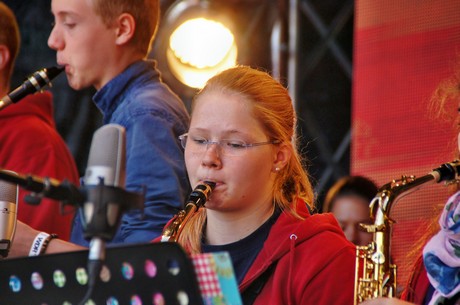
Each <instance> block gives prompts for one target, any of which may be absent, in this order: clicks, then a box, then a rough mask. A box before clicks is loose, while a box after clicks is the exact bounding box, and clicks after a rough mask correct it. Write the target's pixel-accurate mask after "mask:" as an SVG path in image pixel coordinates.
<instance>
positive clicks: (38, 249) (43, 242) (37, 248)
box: [29, 232, 58, 256]
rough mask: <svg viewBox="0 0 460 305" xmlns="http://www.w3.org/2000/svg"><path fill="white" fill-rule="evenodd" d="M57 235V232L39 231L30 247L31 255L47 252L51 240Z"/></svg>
mask: <svg viewBox="0 0 460 305" xmlns="http://www.w3.org/2000/svg"><path fill="white" fill-rule="evenodd" d="M57 237H58V236H57V234H48V233H46V232H40V233H38V234H37V236H35V239H34V242H33V243H32V246H31V247H30V251H29V256H37V255H41V254H43V253H45V251H46V248H47V247H48V244H49V242H50V241H51V240H52V239H53V238H57Z"/></svg>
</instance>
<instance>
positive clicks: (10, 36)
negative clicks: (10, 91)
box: [0, 2, 20, 87]
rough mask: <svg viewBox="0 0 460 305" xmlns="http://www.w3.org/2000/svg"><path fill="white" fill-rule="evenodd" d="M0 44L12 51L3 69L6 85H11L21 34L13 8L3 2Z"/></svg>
mask: <svg viewBox="0 0 460 305" xmlns="http://www.w3.org/2000/svg"><path fill="white" fill-rule="evenodd" d="M0 45H4V46H6V47H7V48H8V51H9V52H10V61H9V62H8V63H7V65H6V66H5V69H4V70H3V71H2V73H3V74H4V77H5V79H6V80H7V82H6V83H5V84H4V85H6V87H9V85H10V84H9V80H10V78H11V75H12V73H13V67H14V62H15V60H16V57H17V56H18V53H19V45H20V34H19V26H18V23H17V21H16V17H15V16H14V14H13V12H12V11H11V9H10V8H9V7H8V6H7V5H6V4H4V3H3V2H0ZM2 85H3V84H2Z"/></svg>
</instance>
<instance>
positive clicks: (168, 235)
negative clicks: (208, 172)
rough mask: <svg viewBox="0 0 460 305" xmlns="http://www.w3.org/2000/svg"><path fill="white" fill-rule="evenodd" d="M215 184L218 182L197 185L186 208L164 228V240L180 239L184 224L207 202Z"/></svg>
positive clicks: (162, 236) (162, 239) (162, 238)
mask: <svg viewBox="0 0 460 305" xmlns="http://www.w3.org/2000/svg"><path fill="white" fill-rule="evenodd" d="M215 186H216V184H215V183H214V182H210V181H204V182H203V183H201V184H198V185H197V186H196V187H195V189H194V190H193V191H192V192H191V193H190V195H189V198H188V200H187V204H186V205H185V208H184V209H183V210H181V211H180V212H179V213H177V214H176V215H175V216H174V217H173V218H172V220H171V221H170V222H169V224H168V225H167V226H166V227H165V228H164V230H163V233H162V235H161V241H162V242H165V241H166V242H167V241H171V242H173V241H177V240H178V239H179V235H180V233H181V232H182V229H183V228H184V225H185V224H186V223H187V221H188V220H189V219H190V217H192V215H193V214H194V213H195V212H196V211H198V209H199V208H200V207H202V206H203V205H204V204H205V203H206V201H207V200H208V198H209V195H211V192H212V190H213V189H214V187H215Z"/></svg>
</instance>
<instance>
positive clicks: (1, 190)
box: [0, 180, 18, 203]
mask: <svg viewBox="0 0 460 305" xmlns="http://www.w3.org/2000/svg"><path fill="white" fill-rule="evenodd" d="M17 196H18V186H17V185H16V184H14V183H10V182H6V181H1V180H0V201H5V202H14V203H16V198H17Z"/></svg>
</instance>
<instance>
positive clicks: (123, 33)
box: [115, 13, 136, 45]
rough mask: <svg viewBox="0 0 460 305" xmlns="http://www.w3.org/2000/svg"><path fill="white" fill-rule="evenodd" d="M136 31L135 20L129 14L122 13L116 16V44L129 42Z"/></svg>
mask: <svg viewBox="0 0 460 305" xmlns="http://www.w3.org/2000/svg"><path fill="white" fill-rule="evenodd" d="M135 31H136V20H134V17H133V16H132V15H131V14H128V13H123V14H121V15H120V16H118V19H117V24H116V41H115V43H116V44H117V45H122V44H126V43H127V42H129V41H130V40H131V39H132V38H133V36H134V33H135Z"/></svg>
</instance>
